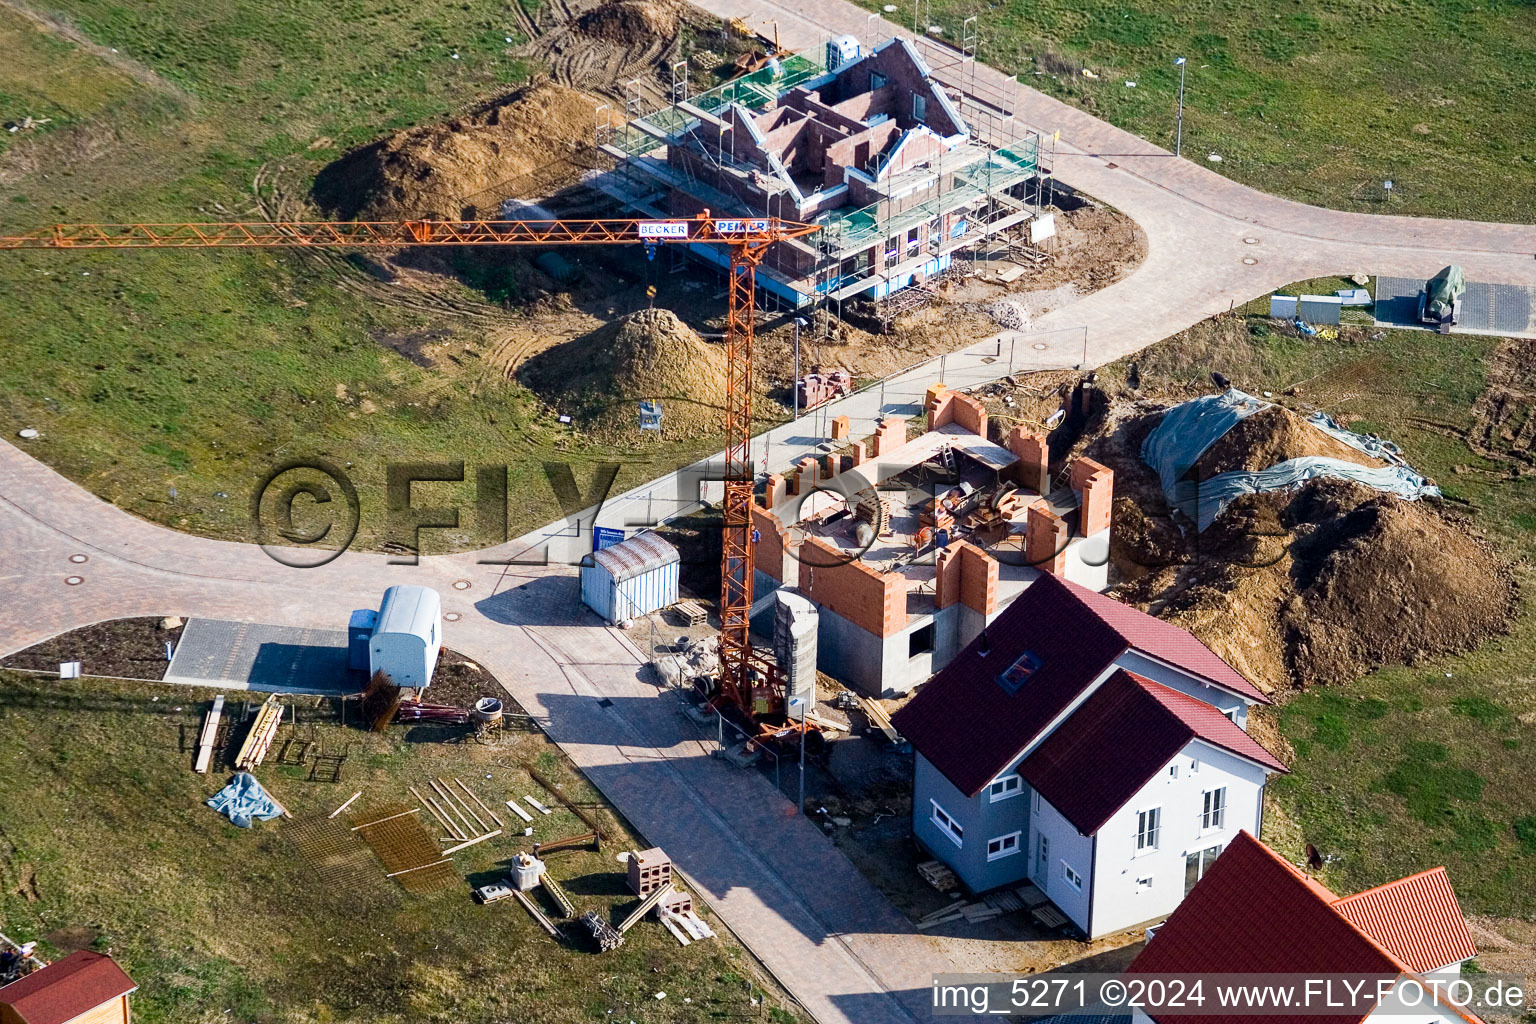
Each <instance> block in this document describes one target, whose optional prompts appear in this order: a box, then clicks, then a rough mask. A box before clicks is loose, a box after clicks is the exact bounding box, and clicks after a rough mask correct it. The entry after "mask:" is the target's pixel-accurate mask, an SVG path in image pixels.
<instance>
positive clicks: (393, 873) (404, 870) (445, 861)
mask: <svg viewBox="0 0 1536 1024" xmlns="http://www.w3.org/2000/svg"><path fill="white" fill-rule="evenodd" d="M452 863H453V861H451V860H449V859H448V858H447V857H444V858H443V859H442V860H435V861H433V862H432V863H431V864H417V865H416V866H415V867H413V868H401V869H400V870H399V871H391V872H390V873H389V874H387V875H385V876H384V877H385V878H394V877H395V876H396V875H408V874H410V873H411V872H412V871H420V870H421V869H423V868H435V867H437V866H438V865H439V864H452Z"/></svg>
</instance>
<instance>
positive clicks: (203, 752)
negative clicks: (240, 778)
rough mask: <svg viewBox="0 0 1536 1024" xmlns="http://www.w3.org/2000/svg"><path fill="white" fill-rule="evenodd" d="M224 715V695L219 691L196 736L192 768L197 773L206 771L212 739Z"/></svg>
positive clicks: (216, 734) (211, 755)
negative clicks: (194, 762)
mask: <svg viewBox="0 0 1536 1024" xmlns="http://www.w3.org/2000/svg"><path fill="white" fill-rule="evenodd" d="M223 715H224V695H223V694H222V693H221V694H219V695H218V696H217V697H215V698H213V708H212V710H210V711H209V712H208V715H207V717H206V718H204V719H203V731H202V732H201V733H200V734H199V735H198V737H197V763H196V764H194V765H193V766H192V770H193V771H195V772H197V773H198V774H199V775H204V774H206V773H207V771H208V765H209V763H210V762H211V761H212V760H213V741H214V740H215V739H217V738H218V735H219V719H220V718H222V717H223Z"/></svg>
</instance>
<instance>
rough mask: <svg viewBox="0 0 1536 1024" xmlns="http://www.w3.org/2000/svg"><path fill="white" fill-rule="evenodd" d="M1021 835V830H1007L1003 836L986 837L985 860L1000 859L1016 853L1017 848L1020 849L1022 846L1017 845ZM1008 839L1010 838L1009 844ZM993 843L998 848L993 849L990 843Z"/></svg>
mask: <svg viewBox="0 0 1536 1024" xmlns="http://www.w3.org/2000/svg"><path fill="white" fill-rule="evenodd" d="M1022 835H1023V832H1022V831H1020V832H1009V833H1008V834H1007V835H1005V836H993V837H992V838H991V839H988V840H987V860H988V861H994V860H1002V859H1003V858H1004V857H1012V856H1013V855H1014V854H1016V853H1018V852H1019V850H1020V849H1022V847H1021V846H1020V845H1019V838H1020V837H1021V836H1022ZM1009 840H1012V843H1011V844H1010V842H1009ZM993 843H996V844H998V848H997V850H996V851H994V850H993V849H992V844H993Z"/></svg>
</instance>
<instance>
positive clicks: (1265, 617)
mask: <svg viewBox="0 0 1536 1024" xmlns="http://www.w3.org/2000/svg"><path fill="white" fill-rule="evenodd" d="M1129 514H1130V512H1129V510H1122V509H1118V508H1117V516H1116V518H1117V521H1123V519H1124V517H1125V516H1127V515H1129ZM1146 539H1147V540H1149V541H1150V540H1151V538H1150V537H1148V538H1146ZM1174 543H1176V542H1175V541H1173V539H1172V538H1171V537H1169V536H1167V535H1166V533H1165V532H1164V533H1163V534H1161V535H1158V536H1157V538H1156V543H1147V544H1146V545H1145V546H1146V547H1147V548H1149V549H1152V548H1155V549H1157V550H1155V551H1151V550H1149V551H1147V552H1142V554H1154V555H1156V556H1157V559H1158V560H1159V561H1167V560H1169V558H1170V556H1171V555H1172V551H1171V550H1170V549H1171V548H1172V546H1173V544H1174ZM1184 547H1185V550H1184V551H1183V552H1182V558H1181V561H1183V562H1184V564H1183V566H1182V567H1179V566H1173V567H1169V568H1163V569H1160V570H1156V571H1153V572H1151V573H1149V574H1147V575H1145V576H1142V577H1141V578H1139V579H1137V580H1135V581H1133V582H1131V583H1129V584H1126V585H1125V586H1124V587H1123V588H1122V594H1121V596H1122V597H1124V598H1125V599H1127V600H1130V601H1132V602H1133V603H1137V604H1140V605H1142V606H1144V607H1148V608H1149V610H1151V611H1153V612H1155V613H1156V614H1158V615H1159V616H1160V617H1162V618H1165V619H1167V620H1168V621H1171V622H1174V623H1176V624H1177V625H1180V626H1182V627H1184V628H1185V629H1188V630H1189V631H1190V632H1192V633H1194V634H1195V635H1196V636H1198V637H1199V638H1200V639H1201V640H1203V641H1205V643H1206V644H1207V645H1209V646H1210V647H1211V648H1212V649H1213V650H1214V651H1216V653H1217V654H1219V655H1221V656H1222V657H1223V658H1225V659H1226V660H1227V661H1228V662H1229V663H1230V664H1231V665H1232V666H1233V667H1234V668H1236V669H1237V670H1238V671H1240V672H1242V673H1243V674H1244V675H1245V676H1247V677H1248V678H1249V679H1252V680H1253V681H1254V682H1256V683H1258V684H1259V685H1261V686H1263V687H1265V688H1266V689H1270V690H1277V689H1283V688H1286V687H1291V686H1310V685H1316V684H1330V683H1342V682H1347V681H1349V680H1351V679H1354V678H1356V677H1358V676H1359V675H1360V674H1362V673H1364V672H1366V671H1369V670H1370V669H1372V668H1375V667H1378V666H1381V665H1389V664H1413V663H1415V662H1418V661H1421V660H1423V659H1426V658H1431V657H1435V656H1438V655H1441V654H1445V653H1449V652H1453V651H1462V650H1469V649H1471V648H1473V647H1476V646H1477V645H1478V644H1480V643H1482V642H1483V641H1484V640H1486V639H1487V638H1488V637H1490V636H1494V635H1497V634H1499V633H1502V632H1503V631H1504V629H1505V627H1506V623H1507V622H1508V621H1509V618H1510V616H1511V615H1512V614H1513V612H1514V605H1515V598H1516V593H1515V585H1514V581H1513V578H1512V576H1511V575H1510V573H1509V572H1508V570H1507V569H1506V568H1505V567H1504V566H1503V565H1502V564H1501V563H1500V561H1499V559H1498V558H1497V556H1496V555H1495V554H1494V552H1493V550H1492V549H1491V548H1490V547H1489V545H1488V544H1486V543H1485V542H1484V541H1482V540H1480V539H1478V538H1476V537H1474V536H1473V535H1472V534H1471V533H1470V531H1469V530H1468V528H1467V525H1466V524H1465V523H1462V522H1459V521H1456V520H1454V519H1453V518H1451V516H1449V515H1448V514H1447V513H1446V512H1444V511H1442V510H1441V509H1439V508H1437V507H1436V506H1434V505H1432V504H1430V503H1427V502H1422V501H1420V502H1408V501H1403V500H1402V499H1400V498H1397V497H1395V496H1392V495H1386V494H1382V493H1380V492H1377V491H1375V490H1372V489H1371V488H1368V487H1365V486H1363V485H1361V484H1356V483H1352V482H1348V481H1343V480H1335V479H1327V478H1323V479H1317V480H1312V481H1309V482H1308V483H1307V484H1305V485H1303V486H1302V487H1300V488H1298V489H1296V490H1294V491H1286V492H1274V493H1269V494H1258V495H1247V496H1244V497H1242V498H1240V499H1238V500H1237V501H1235V502H1233V504H1232V505H1231V506H1229V507H1228V509H1227V510H1226V511H1224V512H1223V513H1222V515H1221V516H1220V517H1218V518H1217V520H1216V522H1215V523H1214V524H1213V525H1212V526H1211V527H1210V528H1209V529H1208V530H1206V531H1205V533H1203V534H1202V535H1201V536H1200V538H1199V544H1198V548H1197V549H1195V550H1191V545H1190V544H1189V542H1188V541H1187V540H1186V542H1185V545H1184ZM1147 560H1148V561H1150V560H1152V559H1147Z"/></svg>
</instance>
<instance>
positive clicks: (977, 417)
mask: <svg viewBox="0 0 1536 1024" xmlns="http://www.w3.org/2000/svg"><path fill="white" fill-rule="evenodd" d="M951 397H952V398H953V399H954V401H953V403H952V404H951V406H950V408H951V413H950V418H951V419H952V420H954V422H955V423H958V424H959V425H960V426H962V427H964V428H965V429H966V430H969V431H970V432H971V433H973V434H976V435H979V436H981V437H986V436H987V409H986V406H984V405H982V404H981V402H979V401H978V400H976V399H974V398H972V397H971V396H970V395H960V394H955V393H953V392H951Z"/></svg>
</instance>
